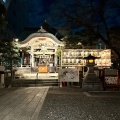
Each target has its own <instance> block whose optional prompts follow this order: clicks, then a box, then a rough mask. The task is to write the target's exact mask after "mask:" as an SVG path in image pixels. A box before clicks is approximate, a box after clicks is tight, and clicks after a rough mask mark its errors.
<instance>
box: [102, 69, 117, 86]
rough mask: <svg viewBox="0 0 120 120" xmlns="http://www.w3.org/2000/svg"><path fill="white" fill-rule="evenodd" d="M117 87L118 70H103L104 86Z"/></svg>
mask: <svg viewBox="0 0 120 120" xmlns="http://www.w3.org/2000/svg"><path fill="white" fill-rule="evenodd" d="M107 86H109V87H119V80H118V71H117V70H116V69H105V70H104V88H106V87H107Z"/></svg>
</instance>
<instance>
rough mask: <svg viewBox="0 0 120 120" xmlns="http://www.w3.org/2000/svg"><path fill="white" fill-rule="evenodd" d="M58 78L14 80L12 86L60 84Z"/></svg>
mask: <svg viewBox="0 0 120 120" xmlns="http://www.w3.org/2000/svg"><path fill="white" fill-rule="evenodd" d="M58 85H59V82H58V80H14V81H12V87H27V86H28V87H29V86H58Z"/></svg>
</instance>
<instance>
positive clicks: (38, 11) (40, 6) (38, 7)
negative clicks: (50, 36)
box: [28, 0, 120, 27]
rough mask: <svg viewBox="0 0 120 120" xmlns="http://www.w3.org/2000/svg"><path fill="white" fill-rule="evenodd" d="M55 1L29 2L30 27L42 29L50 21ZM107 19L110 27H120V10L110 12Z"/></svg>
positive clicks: (34, 0) (37, 0)
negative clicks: (114, 25) (44, 23)
mask: <svg viewBox="0 0 120 120" xmlns="http://www.w3.org/2000/svg"><path fill="white" fill-rule="evenodd" d="M55 1H56V0H29V22H28V26H30V27H40V26H41V24H42V23H43V22H44V21H45V20H49V17H50V13H51V11H54V2H55ZM69 1H70V0H69ZM71 1H72V0H71ZM118 1H120V0H118ZM106 17H107V22H108V23H109V24H110V25H113V24H116V25H118V24H119V25H120V10H119V11H118V10H116V11H108V12H107V15H106ZM52 24H53V23H52Z"/></svg>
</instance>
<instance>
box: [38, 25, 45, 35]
mask: <svg viewBox="0 0 120 120" xmlns="http://www.w3.org/2000/svg"><path fill="white" fill-rule="evenodd" d="M38 32H42V33H46V32H47V31H46V30H45V29H43V27H42V26H40V29H39V30H38Z"/></svg>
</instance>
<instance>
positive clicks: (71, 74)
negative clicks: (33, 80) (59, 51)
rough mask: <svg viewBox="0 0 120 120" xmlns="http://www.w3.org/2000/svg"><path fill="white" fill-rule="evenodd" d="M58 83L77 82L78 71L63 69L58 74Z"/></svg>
mask: <svg viewBox="0 0 120 120" xmlns="http://www.w3.org/2000/svg"><path fill="white" fill-rule="evenodd" d="M58 76H59V81H60V82H79V71H78V70H77V69H75V68H64V69H60V70H59V72H58Z"/></svg>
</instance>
